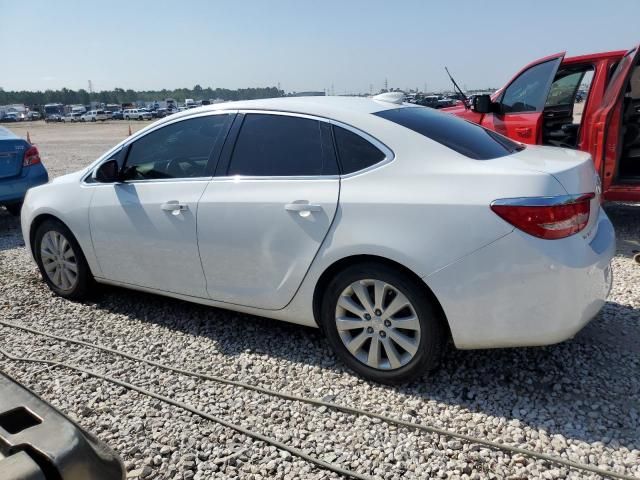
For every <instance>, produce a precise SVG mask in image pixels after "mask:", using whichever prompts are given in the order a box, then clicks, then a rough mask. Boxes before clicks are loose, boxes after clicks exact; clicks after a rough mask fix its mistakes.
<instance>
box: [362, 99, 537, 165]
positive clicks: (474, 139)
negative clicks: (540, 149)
mask: <svg viewBox="0 0 640 480" xmlns="http://www.w3.org/2000/svg"><path fill="white" fill-rule="evenodd" d="M374 115H377V116H378V117H381V118H384V119H386V120H390V121H392V122H394V123H397V124H398V125H402V126H403V127H406V128H408V129H410V130H413V131H414V132H417V133H419V134H421V135H424V136H425V137H427V138H430V139H431V140H433V141H436V142H438V143H440V144H442V145H444V146H446V147H449V148H450V149H451V150H455V151H456V152H458V153H460V154H462V155H465V156H467V157H469V158H473V159H475V160H491V159H492V158H499V157H504V156H506V155H511V154H512V153H514V152H517V151H520V150H522V149H524V145H522V144H520V143H516V142H514V141H513V140H510V139H508V138H507V137H504V136H502V135H500V134H499V133H496V132H493V131H491V130H487V129H486V128H484V127H481V126H480V125H476V124H475V123H471V122H467V121H466V120H462V119H461V118H458V117H455V116H453V115H451V114H448V113H442V112H437V111H436V110H433V109H431V108H427V107H405V108H395V109H392V110H383V111H381V112H377V113H374Z"/></svg>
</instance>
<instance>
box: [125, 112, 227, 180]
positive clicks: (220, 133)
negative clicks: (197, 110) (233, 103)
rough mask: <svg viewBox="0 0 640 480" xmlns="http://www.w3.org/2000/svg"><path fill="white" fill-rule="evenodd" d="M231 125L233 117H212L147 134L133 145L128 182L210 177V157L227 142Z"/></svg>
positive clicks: (127, 165) (127, 170) (173, 125)
mask: <svg viewBox="0 0 640 480" xmlns="http://www.w3.org/2000/svg"><path fill="white" fill-rule="evenodd" d="M230 122H231V116H230V115H209V116H206V117H198V118H191V119H187V120H183V121H180V122H176V123H172V124H170V125H167V126H166V127H162V128H160V129H158V130H155V131H153V132H151V133H148V134H147V135H145V136H144V137H142V138H140V139H138V140H136V141H135V142H133V144H132V145H131V148H130V150H129V154H128V155H127V160H126V163H125V167H124V178H125V180H157V179H168V178H194V177H204V176H208V175H207V165H208V162H209V157H210V156H211V153H212V152H213V150H214V148H219V147H220V145H221V144H222V142H223V141H224V138H225V136H226V133H227V130H228V128H229V124H230Z"/></svg>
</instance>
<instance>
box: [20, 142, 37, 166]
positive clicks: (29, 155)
mask: <svg viewBox="0 0 640 480" xmlns="http://www.w3.org/2000/svg"><path fill="white" fill-rule="evenodd" d="M36 163H40V152H38V149H37V148H36V147H35V146H33V145H32V146H31V147H29V148H28V149H27V151H26V152H24V160H23V161H22V166H23V167H28V166H30V165H35V164H36Z"/></svg>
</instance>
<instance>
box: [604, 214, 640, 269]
mask: <svg viewBox="0 0 640 480" xmlns="http://www.w3.org/2000/svg"><path fill="white" fill-rule="evenodd" d="M604 208H605V211H606V212H607V215H608V216H609V218H610V219H611V222H612V223H613V225H614V227H615V230H616V237H617V240H618V241H617V244H618V248H617V252H616V253H617V254H618V255H623V256H625V257H633V256H634V255H635V254H636V253H640V233H639V232H640V205H634V204H631V203H607V204H605V207H604Z"/></svg>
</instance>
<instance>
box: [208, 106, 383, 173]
mask: <svg viewBox="0 0 640 480" xmlns="http://www.w3.org/2000/svg"><path fill="white" fill-rule="evenodd" d="M237 113H242V114H262V115H281V116H286V117H299V118H307V119H310V120H317V121H319V122H324V123H329V124H331V125H335V126H337V127H341V128H344V129H345V130H349V131H350V132H352V133H354V134H356V135H358V136H360V137H362V138H363V139H365V140H366V141H368V142H369V143H371V144H372V145H373V146H374V147H376V148H377V149H378V150H380V151H381V152H382V153H384V158H383V159H382V160H380V161H379V162H377V163H375V164H373V165H371V166H369V167H367V168H363V169H362V170H357V171H355V172H351V173H346V174H340V175H296V176H287V175H272V176H255V175H248V176H244V175H225V176H217V177H214V180H215V179H217V178H222V179H226V180H228V179H233V180H235V181H240V180H252V181H255V180H318V179H322V178H327V179H329V178H334V179H337V178H351V177H354V176H356V175H361V174H363V173H367V172H369V171H371V170H375V169H377V168H380V167H382V166H384V165H386V164H388V163H390V162H392V161H393V160H394V159H395V154H394V153H393V150H391V149H390V148H389V147H387V146H386V145H385V144H384V143H382V142H381V141H380V140H378V139H377V138H375V137H374V136H372V135H370V134H368V133H367V132H364V131H363V130H360V129H358V128H356V127H354V126H352V125H349V124H347V123H343V122H340V121H338V120H334V119H333V118H328V117H322V116H320V115H310V114H306V113H297V112H289V111H286V110H260V109H239V110H238V111H237ZM241 130H242V129H241ZM335 148H336V149H337V146H336V147H335ZM335 153H336V155H338V152H337V151H336V152H335ZM232 158H233V154H232Z"/></svg>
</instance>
